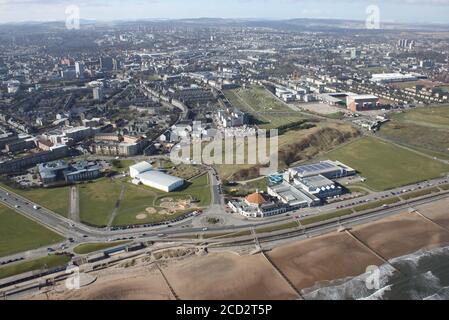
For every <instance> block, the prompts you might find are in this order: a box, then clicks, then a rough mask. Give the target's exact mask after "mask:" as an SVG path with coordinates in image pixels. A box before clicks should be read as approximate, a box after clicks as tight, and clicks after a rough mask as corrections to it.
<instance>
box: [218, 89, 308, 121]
mask: <svg viewBox="0 0 449 320" xmlns="http://www.w3.org/2000/svg"><path fill="white" fill-rule="evenodd" d="M223 93H224V95H225V96H226V98H227V99H228V100H229V101H230V102H231V104H232V105H233V106H235V107H236V108H238V109H240V110H242V111H244V112H247V113H249V114H251V115H252V116H253V117H254V118H255V119H256V120H257V121H258V122H259V124H260V127H261V128H263V129H273V128H278V127H280V126H282V125H285V124H289V123H293V122H297V121H300V120H304V118H305V117H304V116H303V115H302V114H300V113H298V112H295V111H292V110H291V109H290V108H289V107H288V106H286V105H285V104H284V103H282V102H281V101H279V100H277V99H276V98H275V97H273V95H272V94H271V93H270V92H269V91H268V90H266V89H265V88H264V87H260V86H251V87H249V88H248V89H242V88H240V89H232V90H225V91H224V92H223Z"/></svg>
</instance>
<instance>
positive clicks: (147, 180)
mask: <svg viewBox="0 0 449 320" xmlns="http://www.w3.org/2000/svg"><path fill="white" fill-rule="evenodd" d="M129 175H130V177H131V178H132V179H133V180H132V183H133V184H135V185H140V184H143V185H144V186H147V187H151V188H154V189H157V190H160V191H164V192H173V191H175V190H177V189H179V188H181V187H182V186H183V185H184V182H185V181H184V180H183V179H181V178H177V177H174V176H171V175H168V174H166V173H164V172H161V171H156V170H154V169H153V166H152V165H151V164H150V163H148V162H146V161H143V162H140V163H138V164H136V165H134V166H131V167H130V168H129Z"/></svg>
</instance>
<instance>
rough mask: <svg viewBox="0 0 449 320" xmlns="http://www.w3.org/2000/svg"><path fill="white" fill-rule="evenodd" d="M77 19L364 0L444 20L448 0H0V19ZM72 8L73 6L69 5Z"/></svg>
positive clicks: (349, 4)
mask: <svg viewBox="0 0 449 320" xmlns="http://www.w3.org/2000/svg"><path fill="white" fill-rule="evenodd" d="M73 5H75V6H77V7H78V8H79V12H80V18H81V19H87V20H139V19H181V18H200V17H210V18H251V19H257V18H261V19H291V18H332V19H350V20H365V19H366V18H367V16H368V13H367V12H366V10H367V7H368V6H370V5H377V6H378V7H379V10H380V11H379V13H380V20H381V22H398V23H437V24H442V23H444V24H449V18H448V17H449V0H0V23H7V22H21V21H65V20H66V17H67V14H66V9H67V8H68V7H69V6H73ZM72 12H73V11H72Z"/></svg>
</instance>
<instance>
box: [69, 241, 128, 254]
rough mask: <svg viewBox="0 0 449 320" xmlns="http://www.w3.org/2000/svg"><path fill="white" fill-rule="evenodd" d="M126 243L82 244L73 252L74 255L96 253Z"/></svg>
mask: <svg viewBox="0 0 449 320" xmlns="http://www.w3.org/2000/svg"><path fill="white" fill-rule="evenodd" d="M126 243H129V241H119V242H111V243H83V244H80V245H79V246H77V247H76V248H75V249H73V252H75V253H76V254H88V253H92V252H96V251H101V250H106V249H109V248H114V247H117V246H120V245H122V244H126Z"/></svg>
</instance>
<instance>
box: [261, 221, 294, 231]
mask: <svg viewBox="0 0 449 320" xmlns="http://www.w3.org/2000/svg"><path fill="white" fill-rule="evenodd" d="M298 227H299V224H298V223H297V222H289V223H284V224H281V225H277V226H269V227H263V228H258V229H256V233H270V232H275V231H281V230H286V229H293V228H298Z"/></svg>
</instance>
